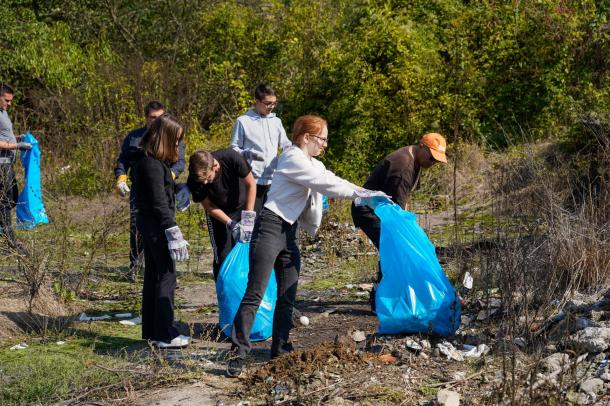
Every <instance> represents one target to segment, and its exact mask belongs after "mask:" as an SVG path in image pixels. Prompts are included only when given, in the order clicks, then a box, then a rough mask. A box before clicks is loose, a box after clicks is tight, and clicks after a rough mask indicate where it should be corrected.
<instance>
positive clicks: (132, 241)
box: [129, 190, 144, 275]
mask: <svg viewBox="0 0 610 406" xmlns="http://www.w3.org/2000/svg"><path fill="white" fill-rule="evenodd" d="M136 213H137V209H136V195H135V192H134V191H133V190H132V191H131V193H130V194H129V270H130V271H131V272H134V275H136V274H138V273H140V270H141V269H142V252H143V251H144V243H143V241H142V236H141V235H140V232H139V231H138V227H137V221H136Z"/></svg>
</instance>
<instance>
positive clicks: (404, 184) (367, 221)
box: [352, 133, 447, 312]
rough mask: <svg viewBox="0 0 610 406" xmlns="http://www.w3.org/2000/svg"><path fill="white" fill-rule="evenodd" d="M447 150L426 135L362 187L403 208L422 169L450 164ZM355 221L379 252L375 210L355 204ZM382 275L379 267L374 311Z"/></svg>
mask: <svg viewBox="0 0 610 406" xmlns="http://www.w3.org/2000/svg"><path fill="white" fill-rule="evenodd" d="M446 148H447V142H446V141H445V138H443V136H442V135H440V134H437V133H428V134H425V135H424V136H423V137H422V138H421V140H420V141H419V145H409V146H406V147H402V148H400V149H397V150H396V151H394V152H392V153H391V154H389V155H388V156H386V157H385V158H383V159H382V160H381V162H379V164H377V167H376V168H375V169H374V170H373V172H372V173H371V175H370V176H369V178H368V179H367V181H366V182H365V184H364V185H363V187H364V188H365V189H369V190H380V191H382V192H385V193H386V194H387V195H388V196H390V197H391V199H392V201H394V203H396V204H398V205H399V206H400V207H402V208H403V209H404V208H406V205H407V200H408V198H409V195H410V194H411V192H412V191H413V190H414V189H415V188H416V187H417V185H418V183H419V175H420V172H421V169H422V168H424V169H427V168H430V167H431V166H432V165H434V164H436V163H437V162H447V156H446V155H445V149H446ZM352 219H353V220H354V225H355V226H356V227H359V228H360V229H362V231H364V233H365V234H366V235H367V237H368V238H369V239H370V240H371V242H372V243H373V244H374V245H375V247H376V248H377V250H379V239H380V236H381V221H380V220H379V217H377V216H376V215H375V211H374V208H371V207H369V206H356V205H355V204H354V203H352ZM381 276H382V274H381V266H379V268H378V272H377V282H376V283H374V284H373V289H372V290H371V293H370V298H369V301H370V303H371V309H372V310H373V312H374V311H375V291H376V289H377V285H378V284H379V281H380V280H381Z"/></svg>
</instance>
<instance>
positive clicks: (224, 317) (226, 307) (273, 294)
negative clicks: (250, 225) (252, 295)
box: [216, 242, 277, 341]
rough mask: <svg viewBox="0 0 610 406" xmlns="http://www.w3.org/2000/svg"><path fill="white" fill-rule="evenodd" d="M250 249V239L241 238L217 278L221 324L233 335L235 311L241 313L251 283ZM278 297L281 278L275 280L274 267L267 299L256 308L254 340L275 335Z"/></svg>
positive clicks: (264, 298) (229, 334)
mask: <svg viewBox="0 0 610 406" xmlns="http://www.w3.org/2000/svg"><path fill="white" fill-rule="evenodd" d="M249 251H250V243H244V242H238V243H237V244H236V245H235V247H233V249H232V250H231V252H229V255H227V257H226V258H225V260H224V262H223V263H222V265H221V267H220V272H219V273H218V280H217V281H216V295H217V297H218V307H219V321H218V324H219V325H220V328H221V329H222V331H223V333H225V335H227V336H229V337H230V336H231V330H232V328H233V319H234V318H235V313H237V309H238V308H239V304H240V303H241V299H242V298H243V297H244V294H245V293H246V287H247V285H248V270H249V269H250V265H249V262H248V253H249ZM276 300H277V282H276V281H275V273H274V272H273V271H272V272H271V277H270V278H269V284H268V285H267V290H266V291H265V295H264V296H263V301H262V302H261V305H260V307H259V308H258V311H257V312H256V318H255V319H254V325H253V326H252V331H251V332H250V340H252V341H262V340H266V339H268V338H269V337H271V333H272V330H273V312H274V311H275V301H276Z"/></svg>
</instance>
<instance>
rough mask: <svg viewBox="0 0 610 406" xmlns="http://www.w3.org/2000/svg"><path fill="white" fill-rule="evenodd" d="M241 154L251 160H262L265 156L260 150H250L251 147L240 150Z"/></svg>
mask: <svg viewBox="0 0 610 406" xmlns="http://www.w3.org/2000/svg"><path fill="white" fill-rule="evenodd" d="M241 155H242V156H243V157H244V158H246V159H249V160H252V161H264V160H265V157H264V156H263V154H261V153H260V152H256V151H252V150H251V149H245V150H244V151H242V153H241Z"/></svg>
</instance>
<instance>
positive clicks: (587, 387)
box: [580, 378, 604, 396]
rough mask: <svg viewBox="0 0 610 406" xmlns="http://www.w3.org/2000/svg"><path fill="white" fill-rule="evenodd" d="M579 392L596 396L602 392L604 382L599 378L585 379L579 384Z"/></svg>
mask: <svg viewBox="0 0 610 406" xmlns="http://www.w3.org/2000/svg"><path fill="white" fill-rule="evenodd" d="M580 390H581V391H583V392H585V393H588V394H589V395H594V396H596V395H597V394H598V393H600V392H601V391H603V390H604V381H602V380H601V379H599V378H591V379H587V380H586V381H583V382H581V383H580Z"/></svg>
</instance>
